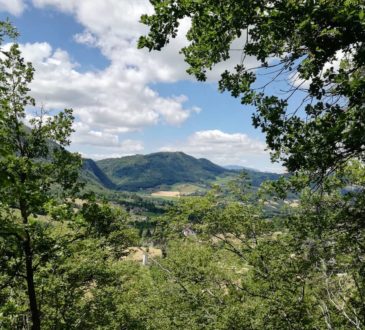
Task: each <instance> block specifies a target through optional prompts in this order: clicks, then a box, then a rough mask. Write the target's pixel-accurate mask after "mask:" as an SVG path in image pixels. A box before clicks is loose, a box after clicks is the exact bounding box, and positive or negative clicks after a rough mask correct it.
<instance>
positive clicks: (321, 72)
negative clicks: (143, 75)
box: [139, 0, 365, 180]
mask: <svg viewBox="0 0 365 330" xmlns="http://www.w3.org/2000/svg"><path fill="white" fill-rule="evenodd" d="M150 2H151V4H152V5H153V7H154V9H155V11H154V14H152V15H150V16H148V15H143V16H142V22H143V23H145V24H147V25H148V26H149V27H150V31H149V33H148V35H147V36H143V37H141V38H140V40H139V46H140V47H147V48H148V49H149V50H153V49H155V50H161V49H162V48H163V47H164V46H165V45H166V44H167V43H168V42H169V39H170V38H174V37H176V35H177V33H178V29H179V24H180V20H182V19H184V18H188V19H190V20H191V27H190V29H189V30H188V32H187V34H186V36H187V39H188V45H187V46H186V47H184V48H183V49H182V50H181V51H182V53H183V54H184V56H185V60H186V62H187V63H188V64H189V69H188V73H190V74H192V75H195V77H196V78H197V79H198V80H205V79H206V73H207V70H209V69H211V68H212V67H213V66H214V65H215V64H217V63H219V62H224V61H225V60H227V59H228V58H230V56H231V55H232V51H241V52H242V61H241V63H237V66H236V68H235V71H234V72H229V71H225V72H223V73H222V76H221V80H220V82H219V87H220V90H221V91H225V90H228V91H230V92H231V94H232V96H234V97H240V98H241V101H242V103H243V104H251V105H254V106H255V107H256V109H257V113H256V114H254V116H253V124H254V125H255V126H256V127H260V128H261V129H262V131H263V132H264V133H266V141H267V144H268V146H269V147H270V149H271V150H272V152H273V153H272V155H273V159H280V160H282V161H283V164H284V165H285V166H286V167H287V168H288V170H289V171H291V172H292V171H297V170H299V169H306V170H308V171H309V173H310V174H312V178H313V179H315V180H318V179H320V177H321V176H323V174H327V173H328V172H331V171H333V170H335V169H336V168H337V167H338V166H340V165H341V164H342V163H344V162H346V160H347V159H349V158H352V157H358V158H361V159H363V160H364V150H365V149H364V144H365V141H364V134H363V131H364V123H365V119H364V108H363V105H364V95H365V92H364V87H365V83H364V81H365V80H364V64H365V62H364V59H365V47H364V40H365V33H364V24H365V15H364V10H365V9H364V4H363V1H360V0H353V1H347V0H346V1H345V0H336V1H328V0H320V1H307V0H300V1H286V0H285V1H284V0H283V1H275V2H272V1H267V0H263V1H254V0H248V1H243V2H238V1H234V0H229V1H224V2H217V1H214V0H208V1H196V0H187V1H176V0H167V1H155V0H151V1H150ZM237 40H238V41H237ZM233 42H235V43H237V44H238V45H239V46H238V49H232V43H233ZM247 56H251V57H253V58H255V59H256V60H257V61H258V63H259V65H258V67H257V68H251V67H247V66H246V63H245V61H244V60H245V58H246V57H247ZM261 74H263V78H262V79H263V81H264V82H263V86H257V84H256V78H257V76H258V75H261ZM265 77H266V78H265ZM283 80H286V81H287V86H285V85H284V87H282V85H280V84H279V83H278V84H279V88H280V89H281V90H283V93H282V94H283V95H284V96H283V97H278V96H277V95H270V91H268V90H267V89H266V87H267V86H268V85H270V84H271V83H274V82H275V81H283ZM294 94H295V95H297V96H298V97H299V98H302V101H300V102H299V105H298V102H295V101H294V100H293V99H295V97H294Z"/></svg>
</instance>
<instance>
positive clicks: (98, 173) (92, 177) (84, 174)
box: [81, 159, 117, 190]
mask: <svg viewBox="0 0 365 330" xmlns="http://www.w3.org/2000/svg"><path fill="white" fill-rule="evenodd" d="M81 179H82V180H83V181H85V182H86V183H88V184H89V185H93V186H96V187H100V188H101V187H104V188H107V189H112V190H115V189H117V186H116V184H114V183H113V182H112V181H111V180H110V179H109V178H108V177H107V175H105V173H104V172H103V171H102V170H101V169H100V168H99V166H98V165H97V164H96V163H95V161H93V160H92V159H83V164H82V170H81Z"/></svg>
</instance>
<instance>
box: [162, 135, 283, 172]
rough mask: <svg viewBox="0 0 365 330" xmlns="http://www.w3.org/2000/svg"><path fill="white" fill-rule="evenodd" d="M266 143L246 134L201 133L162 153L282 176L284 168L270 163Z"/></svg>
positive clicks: (168, 147) (171, 146) (166, 148)
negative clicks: (190, 156)
mask: <svg viewBox="0 0 365 330" xmlns="http://www.w3.org/2000/svg"><path fill="white" fill-rule="evenodd" d="M265 149H266V145H265V143H263V142H261V141H258V140H255V139H252V138H250V137H249V136H247V135H246V134H241V133H233V134H230V133H225V132H222V131H220V130H207V131H199V132H196V133H194V134H193V135H191V136H190V137H189V138H188V139H187V141H184V142H183V143H182V142H180V143H176V144H175V145H168V146H165V147H163V148H161V149H160V151H183V152H186V153H187V154H190V155H192V156H195V157H198V158H207V159H210V160H211V161H213V162H215V163H217V164H219V165H222V166H224V165H244V166H247V167H252V168H255V169H258V170H262V171H277V172H282V171H283V168H282V167H281V166H280V165H275V164H272V163H271V162H270V157H269V152H268V151H266V150H265Z"/></svg>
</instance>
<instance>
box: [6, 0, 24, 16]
mask: <svg viewBox="0 0 365 330" xmlns="http://www.w3.org/2000/svg"><path fill="white" fill-rule="evenodd" d="M25 7H26V6H25V2H24V1H23V0H0V11H6V12H8V13H10V14H12V15H14V16H20V15H21V14H22V13H23V12H24V10H25Z"/></svg>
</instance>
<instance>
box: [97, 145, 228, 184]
mask: <svg viewBox="0 0 365 330" xmlns="http://www.w3.org/2000/svg"><path fill="white" fill-rule="evenodd" d="M96 164H97V165H98V166H99V168H100V169H101V170H102V171H103V172H104V173H105V174H106V175H107V177H109V178H110V180H111V181H112V182H113V183H114V184H115V185H116V186H117V187H118V190H129V191H136V190H139V189H147V188H153V187H156V186H160V185H173V184H175V183H186V182H194V183H200V182H201V183H203V182H207V181H208V180H214V179H215V178H216V177H217V176H218V175H221V174H224V173H227V172H230V171H228V170H226V169H224V168H223V167H220V166H218V165H215V164H213V163H212V162H210V161H209V160H207V159H196V158H194V157H192V156H189V155H186V154H184V153H182V152H158V153H154V154H150V155H135V156H128V157H122V158H112V159H104V160H100V161H98V162H96Z"/></svg>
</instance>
